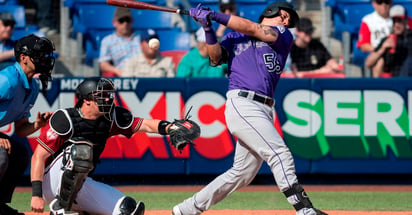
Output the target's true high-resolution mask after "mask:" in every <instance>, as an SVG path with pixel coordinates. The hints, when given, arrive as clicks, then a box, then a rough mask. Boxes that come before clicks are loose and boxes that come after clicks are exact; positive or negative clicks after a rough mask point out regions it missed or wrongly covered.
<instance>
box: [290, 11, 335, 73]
mask: <svg viewBox="0 0 412 215" xmlns="http://www.w3.org/2000/svg"><path fill="white" fill-rule="evenodd" d="M314 30H315V28H314V27H313V24H312V21H311V20H310V19H308V18H305V17H302V18H300V20H299V23H298V25H297V26H296V29H295V35H296V38H295V42H294V44H293V45H292V49H291V51H290V56H291V59H292V71H293V73H294V74H295V76H296V77H302V76H304V75H305V74H320V73H335V72H342V68H340V67H339V64H338V63H337V62H336V60H335V59H333V58H332V56H331V54H330V53H329V51H328V50H327V49H326V47H325V46H324V45H323V44H322V43H321V42H320V41H319V40H318V39H314V38H312V36H313V31H314Z"/></svg>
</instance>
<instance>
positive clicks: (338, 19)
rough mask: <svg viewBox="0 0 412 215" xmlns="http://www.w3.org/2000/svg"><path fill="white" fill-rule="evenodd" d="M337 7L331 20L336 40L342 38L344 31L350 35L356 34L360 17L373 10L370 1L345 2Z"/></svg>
mask: <svg viewBox="0 0 412 215" xmlns="http://www.w3.org/2000/svg"><path fill="white" fill-rule="evenodd" d="M337 8H339V9H338V11H336V12H335V13H334V14H333V22H334V26H335V31H334V37H335V38H336V39H338V40H342V33H343V32H345V31H347V32H349V33H350V34H351V35H354V34H358V31H359V28H360V24H361V21H362V18H363V17H364V16H365V15H366V14H368V13H371V12H373V10H374V9H373V7H372V5H371V3H370V2H358V3H345V4H340V5H339V6H337Z"/></svg>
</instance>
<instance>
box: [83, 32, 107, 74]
mask: <svg viewBox="0 0 412 215" xmlns="http://www.w3.org/2000/svg"><path fill="white" fill-rule="evenodd" d="M112 32H113V30H112V29H107V30H99V31H90V32H89V34H88V37H87V38H86V39H85V52H86V55H85V64H86V65H89V66H93V61H94V59H97V58H99V53H100V44H101V42H102V40H103V38H104V37H105V36H106V35H109V34H110V33H112Z"/></svg>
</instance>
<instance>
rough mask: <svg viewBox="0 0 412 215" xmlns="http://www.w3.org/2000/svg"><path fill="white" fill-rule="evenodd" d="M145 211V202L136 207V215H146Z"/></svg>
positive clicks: (138, 203)
mask: <svg viewBox="0 0 412 215" xmlns="http://www.w3.org/2000/svg"><path fill="white" fill-rule="evenodd" d="M144 211H145V205H144V203H143V202H137V205H136V212H135V214H136V215H144Z"/></svg>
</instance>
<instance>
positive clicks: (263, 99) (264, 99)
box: [237, 90, 274, 107]
mask: <svg viewBox="0 0 412 215" xmlns="http://www.w3.org/2000/svg"><path fill="white" fill-rule="evenodd" d="M250 93H251V92H248V91H242V90H241V91H239V92H238V93H237V95H238V96H241V97H245V98H249V97H248V96H249V94H250ZM251 99H252V100H254V101H257V102H260V103H262V104H265V105H267V106H269V107H272V106H273V103H274V101H273V99H271V98H269V97H266V96H261V95H258V94H256V93H253V96H252V97H251Z"/></svg>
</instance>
